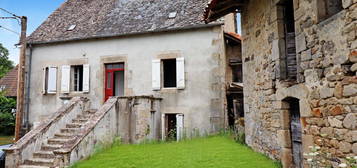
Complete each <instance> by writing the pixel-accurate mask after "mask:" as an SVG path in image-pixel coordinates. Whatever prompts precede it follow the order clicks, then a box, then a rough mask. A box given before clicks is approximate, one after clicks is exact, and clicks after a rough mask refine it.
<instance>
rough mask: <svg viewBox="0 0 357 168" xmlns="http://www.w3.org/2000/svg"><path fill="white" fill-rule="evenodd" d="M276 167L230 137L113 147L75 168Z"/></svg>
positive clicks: (78, 164)
mask: <svg viewBox="0 0 357 168" xmlns="http://www.w3.org/2000/svg"><path fill="white" fill-rule="evenodd" d="M93 167H101V168H168V167H169V168H183V167H184V168H197V167H203V168H217V167H220V168H236V167H239V168H252V167H259V168H275V167H279V166H278V165H277V164H276V163H275V162H274V161H272V160H270V159H268V158H267V157H266V156H264V155H261V154H259V153H255V152H253V151H252V150H251V149H250V148H248V147H247V146H244V145H241V144H238V143H236V142H235V141H234V140H232V139H231V138H229V137H227V136H212V137H206V138H197V139H193V140H184V141H181V142H171V143H149V144H138V145H114V146H113V147H112V148H109V149H105V150H103V151H100V152H98V153H97V154H95V155H93V156H92V157H91V158H90V159H88V160H84V161H81V162H79V163H77V164H75V165H73V166H72V168H93Z"/></svg>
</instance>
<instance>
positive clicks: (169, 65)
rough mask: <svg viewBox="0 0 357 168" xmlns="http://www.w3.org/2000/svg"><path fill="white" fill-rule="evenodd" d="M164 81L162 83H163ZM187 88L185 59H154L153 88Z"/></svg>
mask: <svg viewBox="0 0 357 168" xmlns="http://www.w3.org/2000/svg"><path fill="white" fill-rule="evenodd" d="M161 81H162V83H161ZM161 85H163V87H164V88H177V89H184V88H185V59H184V58H183V57H180V58H176V59H163V60H153V61H152V89H153V90H160V89H161Z"/></svg>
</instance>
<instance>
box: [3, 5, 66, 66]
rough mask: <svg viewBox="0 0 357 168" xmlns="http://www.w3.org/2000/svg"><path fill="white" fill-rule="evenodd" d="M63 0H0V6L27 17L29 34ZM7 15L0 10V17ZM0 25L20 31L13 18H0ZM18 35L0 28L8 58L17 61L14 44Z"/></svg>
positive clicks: (17, 52) (17, 39)
mask: <svg viewBox="0 0 357 168" xmlns="http://www.w3.org/2000/svg"><path fill="white" fill-rule="evenodd" d="M64 1H65V0H0V8H4V9H6V10H8V11H10V12H12V13H15V14H16V15H18V16H27V17H28V28H27V31H28V35H29V34H31V33H32V32H33V31H34V30H35V29H36V28H37V27H38V26H39V25H40V24H41V23H42V22H43V21H44V20H46V18H47V17H48V16H49V15H50V14H51V13H52V12H53V11H54V10H55V9H57V8H58V7H59V6H60V5H61V3H62V2H64ZM3 16H9V15H8V14H7V13H5V12H3V11H0V17H3ZM0 25H1V26H3V27H6V28H9V29H11V30H14V31H16V32H20V25H19V24H18V22H17V21H14V20H0ZM18 41H19V36H18V35H17V34H15V33H12V32H10V31H7V30H4V29H2V28H0V43H2V44H3V45H4V46H5V47H6V48H7V49H8V50H9V51H10V59H11V60H12V61H14V62H15V63H18V57H19V55H18V54H19V51H18V49H17V48H16V47H15V46H14V45H15V44H17V43H18Z"/></svg>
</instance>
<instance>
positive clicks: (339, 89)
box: [333, 83, 343, 99]
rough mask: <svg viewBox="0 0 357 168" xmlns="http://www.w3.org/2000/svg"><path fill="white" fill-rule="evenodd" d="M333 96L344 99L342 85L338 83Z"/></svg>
mask: <svg viewBox="0 0 357 168" xmlns="http://www.w3.org/2000/svg"><path fill="white" fill-rule="evenodd" d="M333 95H334V96H335V97H336V98H339V99H340V98H342V95H343V86H342V84H341V83H337V84H336V86H335V90H334V91H333Z"/></svg>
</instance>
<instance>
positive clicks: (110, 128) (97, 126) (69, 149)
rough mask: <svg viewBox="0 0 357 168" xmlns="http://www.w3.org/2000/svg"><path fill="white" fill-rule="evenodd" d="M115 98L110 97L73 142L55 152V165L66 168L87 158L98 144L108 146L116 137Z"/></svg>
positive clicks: (116, 112) (116, 111)
mask: <svg viewBox="0 0 357 168" xmlns="http://www.w3.org/2000/svg"><path fill="white" fill-rule="evenodd" d="M117 100H118V98H117V97H111V98H110V99H108V100H107V101H106V102H105V104H104V105H103V106H101V107H100V109H98V111H97V112H96V113H95V114H94V115H93V116H92V117H91V118H90V120H89V123H88V124H86V125H85V126H84V128H83V129H81V130H80V132H78V133H77V135H76V138H75V141H74V142H73V143H70V144H65V145H64V146H63V147H62V148H61V149H58V150H55V151H54V154H55V155H56V161H55V164H56V165H57V166H59V167H67V166H69V165H71V164H73V163H74V162H76V161H78V160H80V159H83V158H86V157H88V156H89V155H90V154H92V153H93V152H94V150H95V146H96V145H98V144H99V143H101V144H105V143H107V144H110V143H112V141H113V139H114V138H115V137H116V136H117V134H118V131H117V123H116V122H117V114H118V110H117V108H116V106H115V105H116V104H117Z"/></svg>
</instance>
